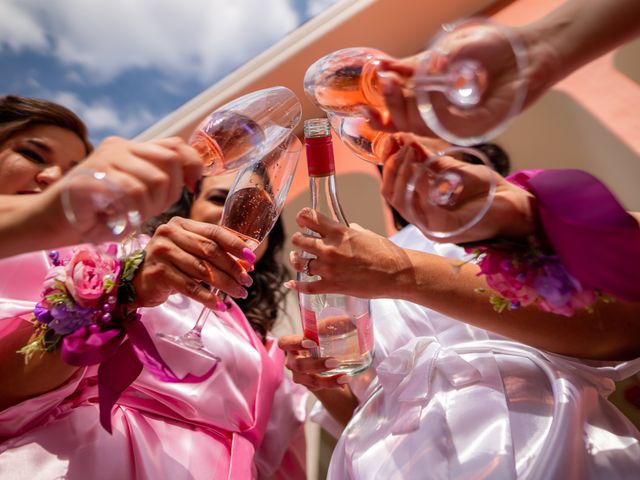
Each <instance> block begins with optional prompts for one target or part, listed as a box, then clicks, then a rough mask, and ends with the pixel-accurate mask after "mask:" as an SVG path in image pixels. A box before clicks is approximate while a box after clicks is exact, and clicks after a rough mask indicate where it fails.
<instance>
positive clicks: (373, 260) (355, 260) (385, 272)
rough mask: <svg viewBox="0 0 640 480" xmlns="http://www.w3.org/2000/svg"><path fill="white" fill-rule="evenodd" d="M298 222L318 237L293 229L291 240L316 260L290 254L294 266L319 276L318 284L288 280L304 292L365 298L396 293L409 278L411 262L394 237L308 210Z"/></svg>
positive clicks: (297, 254) (300, 214)
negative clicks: (381, 234)
mask: <svg viewBox="0 0 640 480" xmlns="http://www.w3.org/2000/svg"><path fill="white" fill-rule="evenodd" d="M296 221H297V222H298V225H300V227H302V228H308V229H310V230H312V231H314V232H316V233H318V234H319V235H320V238H315V237H308V236H305V235H303V234H302V233H295V234H294V235H293V237H292V239H291V241H292V244H293V245H294V246H295V247H296V248H298V249H300V250H303V251H305V252H307V253H310V254H312V255H313V256H315V257H316V258H314V259H311V260H309V259H306V258H303V257H302V255H301V254H300V253H298V252H291V254H290V262H291V265H292V266H293V268H294V269H295V270H296V271H298V272H302V271H304V269H305V266H306V263H307V262H309V267H308V273H309V274H310V275H319V276H320V277H322V279H321V280H318V281H316V282H296V281H290V282H287V284H286V286H288V287H289V288H293V289H295V290H297V291H299V292H302V293H311V294H316V293H343V294H346V295H353V296H355V297H361V298H379V297H393V291H394V289H395V288H396V286H397V285H402V282H403V281H404V279H405V278H407V279H408V278H409V277H410V276H411V271H412V265H411V261H410V259H409V257H408V256H407V254H406V252H405V251H404V250H403V249H401V248H400V247H398V246H396V245H395V244H394V243H392V242H391V241H389V240H387V239H386V238H384V237H381V236H380V235H377V234H375V233H373V232H371V231H369V230H365V229H363V228H362V227H359V226H357V225H353V226H352V227H351V228H349V227H347V226H345V225H343V224H341V223H338V222H334V221H332V220H330V219H329V218H327V217H325V216H324V215H322V214H320V213H318V212H316V211H314V210H311V209H309V208H305V209H302V210H301V211H300V212H299V213H298V215H297V217H296Z"/></svg>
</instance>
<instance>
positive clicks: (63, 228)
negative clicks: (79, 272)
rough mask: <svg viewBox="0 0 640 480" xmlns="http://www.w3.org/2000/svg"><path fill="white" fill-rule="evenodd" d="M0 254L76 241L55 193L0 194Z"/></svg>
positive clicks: (6, 254) (41, 248)
mask: <svg viewBox="0 0 640 480" xmlns="http://www.w3.org/2000/svg"><path fill="white" fill-rule="evenodd" d="M0 203H1V204H2V207H1V208H0V258H6V257H10V256H13V255H18V254H20V253H25V252H32V251H36V250H44V249H48V248H56V247H59V246H63V245H71V244H75V243H79V241H80V239H79V238H78V235H77V234H76V233H75V231H74V230H73V229H72V228H71V227H70V226H69V224H68V222H67V221H66V219H65V218H64V213H63V211H62V206H61V205H60V204H59V202H58V199H57V197H56V196H55V195H53V194H49V192H45V193H42V194H39V195H32V196H28V197H26V196H23V195H20V196H18V195H6V196H2V197H0Z"/></svg>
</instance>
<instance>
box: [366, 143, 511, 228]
mask: <svg viewBox="0 0 640 480" xmlns="http://www.w3.org/2000/svg"><path fill="white" fill-rule="evenodd" d="M471 148H475V149H476V150H480V151H481V152H482V153H484V154H485V155H486V156H487V158H488V159H489V161H490V162H491V166H492V167H493V169H494V170H495V171H496V172H498V173H499V174H500V175H502V176H503V177H505V176H507V175H508V174H509V172H510V171H511V161H510V160H509V155H508V154H507V152H506V151H505V150H504V149H503V148H502V147H501V146H500V145H497V144H495V143H480V144H478V145H473V146H472V147H471ZM462 160H464V161H465V162H468V163H473V164H476V165H477V164H482V161H481V160H480V159H479V158H476V157H474V156H473V155H468V154H466V153H465V154H463V155H462ZM378 170H379V171H380V173H382V166H381V165H378ZM389 208H391V215H392V216H393V226H394V227H396V228H397V229H398V230H402V229H403V228H404V227H406V226H407V225H409V222H407V221H406V220H405V218H404V217H403V216H402V215H400V213H399V212H398V211H397V210H396V209H395V208H393V207H392V206H391V205H389Z"/></svg>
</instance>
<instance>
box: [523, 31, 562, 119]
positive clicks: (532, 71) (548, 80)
mask: <svg viewBox="0 0 640 480" xmlns="http://www.w3.org/2000/svg"><path fill="white" fill-rule="evenodd" d="M543 22H544V21H543V20H541V21H540V22H536V23H534V24H530V25H526V26H524V27H522V28H521V29H520V35H519V36H520V40H521V41H522V44H523V46H524V48H525V50H526V52H527V57H528V65H527V67H526V70H525V77H526V79H527V82H528V85H527V95H526V98H525V108H526V107H528V106H529V105H531V104H532V103H534V102H535V101H536V100H537V99H538V98H540V97H541V96H542V95H543V94H544V93H545V92H546V91H547V90H549V89H550V88H551V87H552V86H553V85H554V84H555V83H556V82H558V81H559V80H560V79H561V78H562V77H563V76H564V74H563V70H566V69H563V60H562V48H561V45H560V44H559V43H558V42H559V40H556V39H557V38H558V37H559V35H558V31H559V30H562V28H565V26H563V25H562V24H553V25H546V24H544V23H543Z"/></svg>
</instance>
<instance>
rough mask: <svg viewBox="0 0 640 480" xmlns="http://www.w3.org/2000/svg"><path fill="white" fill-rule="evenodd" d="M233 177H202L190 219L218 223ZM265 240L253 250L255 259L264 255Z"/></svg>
mask: <svg viewBox="0 0 640 480" xmlns="http://www.w3.org/2000/svg"><path fill="white" fill-rule="evenodd" d="M234 177H235V174H230V175H216V176H213V177H204V178H203V180H202V186H201V188H200V195H198V198H196V199H195V200H194V202H193V205H192V206H191V214H190V217H191V219H192V220H197V221H198V222H206V223H213V224H216V225H218V224H219V223H220V220H221V219H222V210H223V208H224V202H225V200H226V199H227V195H228V194H229V189H230V188H231V185H232V184H233V179H234ZM267 242H268V239H265V240H264V241H263V242H262V243H261V244H260V245H259V246H258V248H257V249H256V250H255V252H254V253H255V254H256V257H257V260H260V258H262V255H264V252H265V251H266V249H267ZM257 260H256V261H257Z"/></svg>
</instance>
